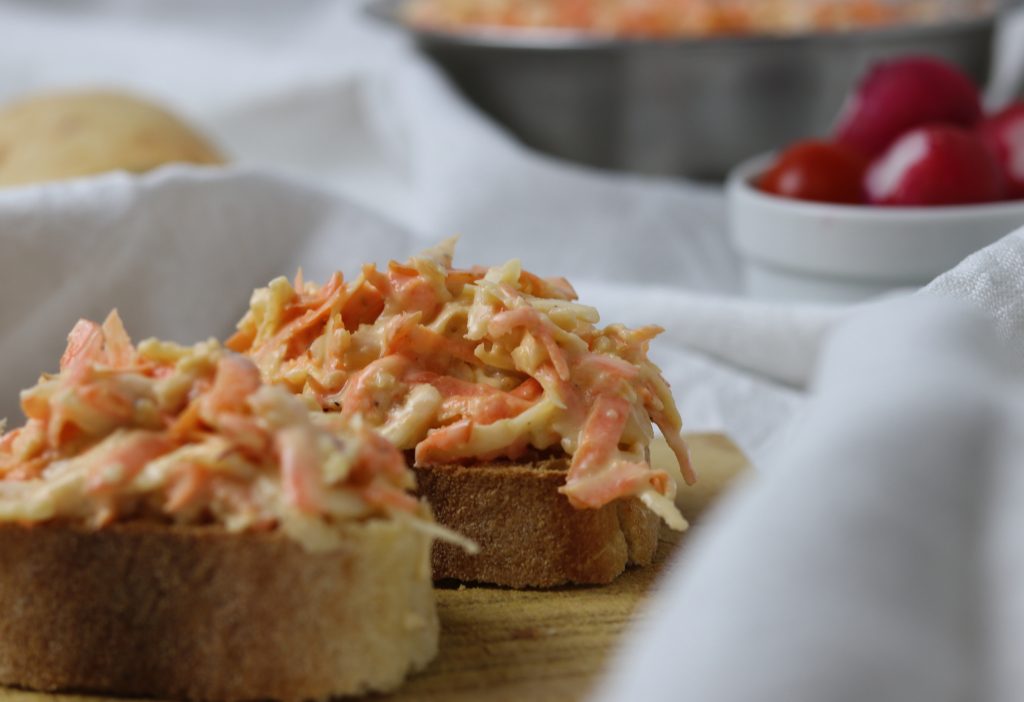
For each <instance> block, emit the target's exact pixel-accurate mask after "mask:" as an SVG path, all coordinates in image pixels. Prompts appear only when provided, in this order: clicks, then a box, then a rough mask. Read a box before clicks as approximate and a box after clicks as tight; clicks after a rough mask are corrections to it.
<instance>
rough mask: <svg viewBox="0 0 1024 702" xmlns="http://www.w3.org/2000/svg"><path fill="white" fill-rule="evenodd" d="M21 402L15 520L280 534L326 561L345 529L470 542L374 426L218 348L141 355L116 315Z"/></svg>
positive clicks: (78, 333) (209, 344)
mask: <svg viewBox="0 0 1024 702" xmlns="http://www.w3.org/2000/svg"><path fill="white" fill-rule="evenodd" d="M21 404H22V409H23V411H24V413H25V416H26V417H27V422H26V423H25V425H24V426H21V427H19V428H16V429H13V430H11V431H9V432H6V433H2V434H0V520H2V521H17V522H22V523H28V524H32V523H39V522H47V521H62V522H77V523H83V524H86V525H88V526H91V527H96V528H98V527H102V526H104V525H106V524H110V523H112V522H115V521H127V520H133V519H150V520H158V521H161V522H168V523H172V524H220V525H223V526H224V527H225V528H226V529H227V530H228V531H231V532H239V531H250V530H252V531H269V530H274V529H280V530H282V531H283V532H284V533H285V534H286V535H288V536H289V537H292V538H294V539H295V540H297V541H298V542H299V543H300V544H302V545H303V546H304V547H305V548H307V549H308V550H311V551H318V550H329V549H332V548H335V547H336V546H337V545H338V544H339V543H340V539H341V533H340V529H339V526H340V525H342V524H344V523H347V522H351V521H353V520H366V519H370V518H376V517H387V518H394V519H400V520H405V521H407V522H408V523H409V524H410V525H412V526H414V527H415V528H418V529H421V530H425V531H428V532H430V533H432V534H433V535H435V536H437V535H441V536H444V537H447V538H453V539H456V540H457V537H454V536H453V535H452V534H450V533H448V532H447V530H444V529H442V528H441V527H439V526H437V525H435V524H433V522H432V521H431V519H430V515H429V511H428V510H427V509H426V507H425V506H423V505H421V504H420V503H419V502H418V501H417V500H416V498H415V497H413V496H412V495H410V494H409V492H408V490H409V489H410V488H412V487H413V481H414V478H413V475H412V472H411V471H410V470H409V469H408V467H407V466H406V463H405V459H404V457H403V456H402V454H401V453H400V452H399V451H398V450H397V449H396V448H394V446H392V445H391V444H390V443H388V442H387V441H386V440H385V439H384V438H383V437H381V436H380V435H379V434H377V433H376V432H373V431H371V429H370V427H369V426H368V424H367V423H366V422H364V421H363V420H362V418H361V417H359V416H357V415H345V414H326V413H323V412H319V411H317V412H310V409H309V407H308V406H307V405H306V404H305V403H304V402H303V401H302V400H301V399H300V398H296V397H295V396H294V395H292V394H290V393H288V392H287V391H285V390H284V389H282V388H278V387H272V386H270V385H266V384H264V383H263V382H262V381H261V379H260V374H259V371H258V369H257V368H256V366H255V365H254V364H253V363H252V361H251V360H249V359H248V358H246V357H244V356H241V355H239V354H236V353H232V352H230V351H227V350H225V349H224V348H222V347H221V346H220V345H219V344H218V343H217V342H216V341H213V340H210V341H206V342H203V343H199V344H196V345H194V346H179V345H176V344H172V343H168V342H163V341H158V340H155V339H149V340H146V341H143V342H141V343H140V344H139V346H138V347H137V348H136V347H135V346H134V345H133V344H132V342H131V340H130V339H129V337H128V335H127V334H126V333H125V330H124V327H123V326H122V323H121V320H120V318H119V317H118V315H117V313H116V311H115V312H112V313H111V314H110V316H109V317H107V319H106V321H105V322H104V323H103V324H102V325H99V324H96V323H94V322H90V321H86V320H82V321H79V322H78V324H77V325H75V327H74V329H73V330H72V332H71V334H70V336H69V337H68V346H67V350H66V351H65V353H64V356H63V358H62V359H61V362H60V371H59V372H58V373H55V374H44V375H43V376H42V377H41V378H40V380H39V382H38V383H37V384H36V385H35V386H34V387H32V388H30V389H28V390H25V391H24V392H22V395H21ZM0 429H2V428H0Z"/></svg>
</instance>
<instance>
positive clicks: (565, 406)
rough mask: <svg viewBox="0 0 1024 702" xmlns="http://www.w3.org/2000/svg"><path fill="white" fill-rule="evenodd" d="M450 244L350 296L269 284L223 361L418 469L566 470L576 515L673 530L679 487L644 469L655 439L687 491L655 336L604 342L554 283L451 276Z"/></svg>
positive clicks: (329, 288)
mask: <svg viewBox="0 0 1024 702" xmlns="http://www.w3.org/2000/svg"><path fill="white" fill-rule="evenodd" d="M453 249H454V240H449V241H447V242H444V243H443V244H442V245H440V246H438V247H436V248H435V249H432V250H430V251H427V252H425V253H423V254H421V255H419V256H415V257H413V258H412V259H410V260H409V261H408V262H405V263H398V262H394V261H392V262H391V263H390V264H389V265H388V266H387V268H386V269H385V270H378V268H377V267H376V266H373V265H366V266H364V267H363V268H362V271H361V272H360V274H359V275H358V276H357V277H356V278H355V279H353V280H352V281H351V282H348V283H346V282H345V281H344V279H343V276H342V274H341V273H335V274H334V275H333V276H332V277H331V279H330V280H328V281H327V282H326V283H325V284H323V285H318V284H315V283H312V282H309V281H305V280H303V279H302V275H301V272H300V274H299V275H298V276H297V277H296V280H295V282H294V283H292V282H289V281H288V280H287V279H285V278H283V277H282V278H277V279H275V280H273V281H271V282H270V284H269V285H268V286H267V287H265V288H260V289H258V290H256V291H255V292H254V293H253V296H252V299H251V303H250V309H249V311H248V312H247V313H246V315H245V316H244V318H243V319H242V320H241V321H240V322H239V324H238V331H237V333H236V334H235V335H234V336H233V337H232V338H231V339H229V340H228V342H227V345H228V346H229V347H230V348H231V349H233V350H235V351H238V352H241V353H245V354H247V355H249V356H250V357H251V358H252V359H253V360H254V361H255V362H256V364H257V366H258V367H259V369H260V372H261V374H262V376H263V379H264V380H265V381H267V382H271V383H276V384H281V385H284V386H285V387H287V388H288V389H289V390H291V391H292V392H293V393H297V394H300V395H302V396H304V397H306V398H307V399H308V400H309V401H310V402H311V403H312V404H314V405H316V406H318V407H320V408H322V409H323V410H325V411H327V412H329V413H333V414H340V415H341V416H343V417H355V416H362V417H363V419H364V421H366V422H367V423H369V424H370V425H372V426H373V427H375V428H376V429H378V430H379V431H380V432H381V433H382V434H383V435H384V436H385V437H387V438H388V439H389V440H390V441H391V442H392V443H393V444H395V445H396V446H397V447H398V448H399V449H402V450H406V451H413V452H414V455H415V460H416V463H417V465H420V466H429V465H431V464H434V465H437V464H444V463H460V462H487V461H491V460H494V459H498V458H509V459H513V460H515V459H518V458H522V457H524V456H527V455H530V454H531V452H537V451H541V452H547V451H555V452H559V453H564V454H567V455H568V456H571V462H570V468H569V472H568V475H567V479H566V483H565V485H564V486H563V487H562V488H561V492H562V493H564V494H565V495H566V496H567V497H568V499H569V501H570V503H571V504H572V505H573V506H574V507H576V508H599V507H601V506H603V505H606V504H608V503H610V502H612V501H613V500H616V499H619V498H623V497H630V496H636V497H638V498H640V499H641V500H642V501H643V502H644V503H645V504H646V505H647V506H648V507H649V508H650V509H651V510H652V511H654V512H655V513H657V514H658V515H659V516H661V517H662V518H663V519H664V521H665V522H666V523H667V524H668V525H669V526H671V527H673V528H676V529H684V528H685V527H686V522H685V520H684V519H683V517H682V515H680V514H679V512H678V510H677V509H676V507H675V505H674V502H673V498H674V496H675V491H676V484H675V482H674V480H673V479H672V478H671V477H670V476H669V475H668V474H667V473H666V472H664V471H661V470H654V469H652V468H651V466H650V463H649V462H648V459H647V447H648V445H649V443H650V441H651V440H652V438H653V437H654V426H655V425H657V426H658V427H659V428H660V429H661V431H662V433H663V434H664V435H665V437H666V439H667V440H668V442H669V444H670V446H671V447H672V448H673V450H674V452H675V454H676V456H677V458H678V460H679V464H680V468H681V470H682V474H683V476H684V478H685V480H686V481H687V482H693V481H694V480H695V479H696V476H695V474H694V472H693V469H692V468H691V466H690V461H689V456H688V452H687V449H686V445H685V443H684V442H683V439H682V437H681V436H680V431H681V426H682V422H681V420H680V417H679V413H678V411H677V409H676V406H675V402H674V401H673V398H672V395H671V392H670V390H669V386H668V384H667V383H666V382H665V380H664V378H663V377H662V375H661V372H660V371H659V370H658V368H657V367H656V366H655V365H654V364H653V363H651V361H650V360H649V359H648V357H647V349H648V344H649V342H650V341H651V339H653V338H654V337H655V336H657V335H658V334H659V333H660V331H661V329H660V328H658V327H653V326H651V327H642V328H639V329H627V328H626V327H624V326H621V325H610V326H607V327H599V326H598V322H599V317H598V313H597V311H596V310H595V309H594V308H592V307H588V306H586V305H582V304H580V303H579V302H577V301H576V294H575V291H574V290H573V289H572V286H571V285H569V283H568V282H566V281H565V280H564V279H543V278H540V277H538V276H535V275H533V274H531V273H529V272H527V271H524V270H523V269H522V268H521V266H520V264H519V262H518V261H511V262H509V263H506V264H505V265H502V266H497V267H494V268H490V269H485V268H480V267H477V268H471V269H468V270H464V269H457V268H454V267H453V266H452V255H453Z"/></svg>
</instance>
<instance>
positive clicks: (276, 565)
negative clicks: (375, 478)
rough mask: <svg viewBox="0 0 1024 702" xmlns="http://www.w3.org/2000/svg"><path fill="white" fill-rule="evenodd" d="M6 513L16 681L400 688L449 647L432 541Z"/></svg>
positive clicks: (7, 675)
mask: <svg viewBox="0 0 1024 702" xmlns="http://www.w3.org/2000/svg"><path fill="white" fill-rule="evenodd" d="M344 530H345V531H346V539H345V542H344V546H343V547H342V548H341V549H340V550H336V551H332V552H328V553H317V554H311V553H309V552H307V551H304V550H303V549H302V548H301V547H300V546H299V545H298V544H297V543H295V542H294V541H292V540H290V539H288V538H287V537H285V536H283V535H280V534H277V533H267V534H258V533H245V534H230V533H227V532H226V531H224V530H223V529H222V528H220V527H209V528H199V527H190V528H183V527H171V526H164V525H159V524H152V523H128V524H124V525H113V526H111V527H105V528H103V529H100V530H98V531H88V530H85V529H83V528H81V527H75V526H50V525H44V526H37V527H32V528H25V527H21V526H17V525H4V526H0V611H2V612H3V616H2V617H0V684H4V685H12V686H20V687H27V688H32V689H37V690H45V691H56V690H70V691H80V692H93V693H101V694H102V693H111V694H117V695H129V696H152V697H158V698H164V699H168V698H174V699H190V700H217V701H218V702H226V701H234V700H253V699H277V700H283V701H286V702H299V700H325V699H327V698H329V697H333V696H337V695H351V694H358V693H362V692H365V691H369V690H380V691H385V690H391V689H393V688H395V687H397V686H398V685H399V684H400V683H401V682H402V680H403V679H404V678H405V676H406V674H407V673H408V672H409V671H412V670H416V669H420V668H423V667H424V666H425V665H426V664H427V662H428V661H429V660H430V659H431V658H433V656H434V655H435V653H436V651H437V642H438V620H437V614H436V611H435V607H434V596H433V590H432V584H431V581H430V570H429V562H428V554H429V550H428V547H429V538H428V537H426V536H424V535H423V534H421V533H419V532H417V531H414V530H412V529H410V528H409V527H408V526H406V525H403V524H402V523H399V522H395V521H391V520H371V521H367V522H364V523H354V524H352V525H351V526H346V527H344Z"/></svg>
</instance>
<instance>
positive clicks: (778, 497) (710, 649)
mask: <svg viewBox="0 0 1024 702" xmlns="http://www.w3.org/2000/svg"><path fill="white" fill-rule="evenodd" d="M1022 293H1024V230H1021V231H1018V232H1015V233H1014V234H1012V235H1010V236H1007V237H1006V238H1005V239H1003V240H1002V241H1000V242H998V243H996V244H994V245H992V246H991V247H989V248H988V249H985V250H984V251H982V252H979V253H978V254H976V255H974V256H972V257H970V258H968V259H967V260H966V261H964V262H963V263H962V264H961V265H960V266H958V267H957V268H956V269H954V270H952V271H950V272H949V273H947V274H945V275H943V276H941V277H940V278H939V279H937V280H936V281H935V282H934V283H932V284H931V285H930V286H928V287H927V288H926V289H925V290H924V291H922V292H921V293H920V294H918V295H916V296H915V297H914V299H906V300H899V301H892V302H888V303H882V304H877V305H871V306H869V307H868V308H867V309H866V310H862V311H860V312H859V313H858V314H854V315H852V319H851V320H850V321H849V322H847V323H844V324H843V325H842V326H841V327H840V329H839V331H838V332H836V333H834V334H833V335H831V336H830V337H829V340H828V341H827V343H826V344H825V350H824V353H823V361H822V364H821V367H820V369H819V371H818V375H817V382H816V383H815V386H814V390H813V392H812V395H811V398H810V400H809V402H808V404H807V405H806V406H805V407H804V408H803V411H802V413H801V415H800V420H799V421H798V422H797V423H796V424H795V425H794V426H793V427H792V428H791V430H790V431H789V432H787V435H786V441H785V442H781V443H777V444H776V445H775V446H776V451H775V452H773V453H772V454H771V457H770V458H769V459H768V460H767V461H766V462H765V465H764V466H763V468H764V470H763V471H762V472H761V475H760V477H759V478H758V479H757V480H756V481H754V482H752V483H751V484H750V485H748V486H745V487H744V488H743V489H741V490H740V491H739V493H738V494H736V495H735V496H734V499H732V500H729V501H728V502H727V504H725V505H723V506H722V508H721V509H720V510H719V511H718V512H717V513H716V514H715V515H714V517H713V518H712V520H711V521H710V522H709V523H706V524H703V525H701V526H700V527H699V528H698V529H697V531H698V533H697V534H696V535H695V538H694V540H693V543H691V544H688V547H687V549H685V551H684V553H683V557H682V558H681V559H680V561H679V562H676V563H675V564H673V565H674V568H673V571H672V573H671V575H670V576H669V578H668V579H667V580H666V581H665V582H662V583H661V586H660V588H659V594H658V596H657V597H656V598H655V599H654V600H653V601H652V602H651V603H650V604H649V606H648V607H647V608H646V613H645V618H644V620H643V624H642V625H641V626H639V627H638V628H637V629H636V630H635V631H634V632H633V633H632V636H631V642H630V643H629V644H627V646H626V647H625V649H624V650H623V651H622V653H621V654H620V657H619V660H618V661H617V663H616V665H615V667H614V672H613V674H612V675H611V677H610V679H609V680H608V681H607V682H606V684H605V685H603V686H601V687H600V690H601V692H600V693H599V694H597V695H596V696H595V699H596V700H597V701H598V702H603V701H604V700H608V701H609V702H610V701H611V700H622V699H644V700H649V701H650V702H657V701H658V700H669V699H678V697H679V694H680V693H681V691H685V694H686V695H687V696H688V697H692V698H693V699H699V700H707V701H708V702H718V701H726V700H737V701H738V700H749V699H784V700H789V701H790V702H805V701H806V702H811V701H821V700H863V699H872V700H901V701H904V700H905V701H912V700H951V701H953V700H1019V699H1021V698H1022V697H1024V675H1022V674H1021V672H1020V667H1019V662H1020V660H1021V655H1022V654H1024V597H1022V595H1021V592H1022V588H1021V582H1022V581H1024V548H1022V546H1021V543H1022V541H1021V534H1022V532H1021V528H1022V526H1024V522H1022V520H1021V517H1020V514H1021V505H1022V504H1024V479H1022V478H1021V470H1020V468H1021V465H1022V462H1024V400H1022V399H1021V398H1022V397H1024V343H1022V342H1024V302H1022ZM667 671H678V673H677V674H676V675H668V676H667V675H666V672H667Z"/></svg>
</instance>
